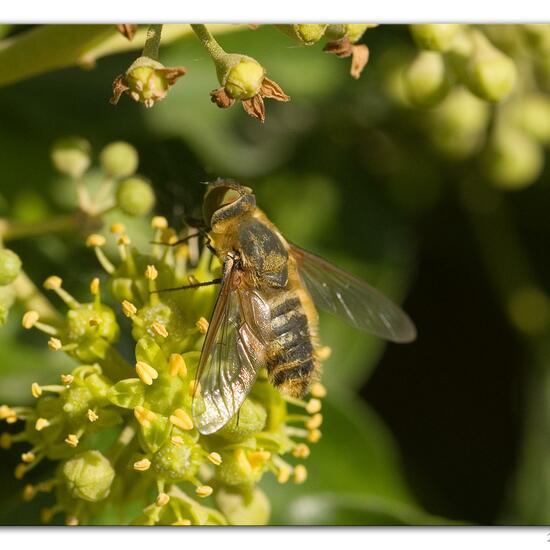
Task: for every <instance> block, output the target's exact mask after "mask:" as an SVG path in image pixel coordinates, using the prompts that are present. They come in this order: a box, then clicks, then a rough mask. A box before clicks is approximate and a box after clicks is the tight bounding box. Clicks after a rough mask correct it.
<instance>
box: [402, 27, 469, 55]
mask: <svg viewBox="0 0 550 550" xmlns="http://www.w3.org/2000/svg"><path fill="white" fill-rule="evenodd" d="M461 28H462V25H457V24H444V25H409V29H410V31H411V34H412V36H413V39H414V41H415V42H416V44H417V46H418V47H419V48H422V49H424V50H433V51H436V52H446V51H448V50H449V49H450V48H451V45H452V43H453V40H454V38H455V37H456V35H457V34H458V33H459V32H460V31H461Z"/></svg>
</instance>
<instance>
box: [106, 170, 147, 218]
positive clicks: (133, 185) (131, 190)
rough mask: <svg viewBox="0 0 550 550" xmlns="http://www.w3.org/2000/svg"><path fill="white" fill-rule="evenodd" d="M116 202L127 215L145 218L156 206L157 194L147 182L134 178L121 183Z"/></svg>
mask: <svg viewBox="0 0 550 550" xmlns="http://www.w3.org/2000/svg"><path fill="white" fill-rule="evenodd" d="M116 201H117V206H118V207H119V208H120V209H121V210H122V211H123V212H124V213H125V214H128V215H129V216H143V215H145V214H147V212H149V211H150V210H151V209H152V208H153V206H154V205H155V194H154V193H153V189H152V187H151V185H150V184H149V183H148V182H147V181H145V180H144V179H142V178H138V177H135V176H134V177H131V178H127V179H125V180H123V181H121V182H120V183H119V185H118V189H117V192H116Z"/></svg>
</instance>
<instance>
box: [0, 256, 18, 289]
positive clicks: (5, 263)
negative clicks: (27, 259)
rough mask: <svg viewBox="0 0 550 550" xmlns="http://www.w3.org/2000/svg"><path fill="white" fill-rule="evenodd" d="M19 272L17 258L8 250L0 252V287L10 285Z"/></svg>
mask: <svg viewBox="0 0 550 550" xmlns="http://www.w3.org/2000/svg"><path fill="white" fill-rule="evenodd" d="M20 271H21V260H20V259H19V256H18V255H17V254H16V253H15V252H14V251H13V250H10V249H9V248H3V249H1V250H0V285H9V284H10V283H12V282H13V281H14V280H15V278H16V277H17V275H19V272H20Z"/></svg>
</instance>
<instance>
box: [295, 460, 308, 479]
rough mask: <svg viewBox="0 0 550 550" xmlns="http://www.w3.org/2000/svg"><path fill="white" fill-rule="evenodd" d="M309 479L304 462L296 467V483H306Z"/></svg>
mask: <svg viewBox="0 0 550 550" xmlns="http://www.w3.org/2000/svg"><path fill="white" fill-rule="evenodd" d="M306 479H307V470H306V467H305V466H304V465H303V464H298V465H297V466H295V467H294V483H298V484H300V483H304V481H305V480H306Z"/></svg>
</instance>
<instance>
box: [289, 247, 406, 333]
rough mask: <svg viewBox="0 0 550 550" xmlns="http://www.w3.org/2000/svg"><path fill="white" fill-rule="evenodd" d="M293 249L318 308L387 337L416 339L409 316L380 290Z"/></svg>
mask: <svg viewBox="0 0 550 550" xmlns="http://www.w3.org/2000/svg"><path fill="white" fill-rule="evenodd" d="M291 252H292V256H293V257H294V259H295V260H296V263H297V265H298V272H299V274H300V277H301V278H302V280H303V282H304V284H305V285H306V287H307V289H308V290H309V292H310V294H311V297H312V298H313V301H314V302H315V304H316V305H317V306H318V307H320V308H321V309H324V310H325V311H328V312H329V313H332V314H333V315H337V316H338V317H341V318H342V319H344V320H346V321H347V322H348V323H350V324H351V325H352V326H354V327H356V328H358V329H360V330H364V331H366V332H371V333H373V334H376V335H377V336H380V337H381V338H385V339H386V340H391V341H393V342H411V341H412V340H414V339H415V338H416V329H415V327H414V324H413V322H412V321H411V320H410V318H409V316H408V315H407V314H406V313H405V312H404V311H403V310H402V309H401V308H400V307H398V306H396V305H395V304H394V303H393V302H392V301H391V300H389V299H388V298H386V297H385V296H384V295H383V294H382V293H381V292H379V291H378V290H376V289H375V288H373V287H372V286H370V285H369V284H367V283H366V282H365V281H363V280H361V279H359V278H358V277H355V276H353V275H351V274H349V273H347V272H345V271H343V270H342V269H339V268H338V267H336V266H334V265H332V264H331V263H329V262H327V261H326V260H323V259H322V258H320V257H319V256H316V255H314V254H311V253H310V252H307V251H305V250H302V249H301V248H299V247H297V246H295V245H291Z"/></svg>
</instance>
